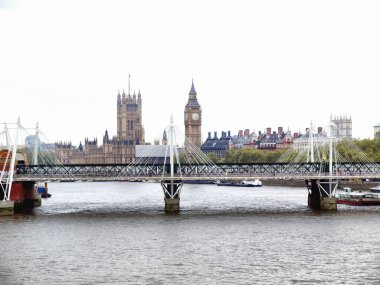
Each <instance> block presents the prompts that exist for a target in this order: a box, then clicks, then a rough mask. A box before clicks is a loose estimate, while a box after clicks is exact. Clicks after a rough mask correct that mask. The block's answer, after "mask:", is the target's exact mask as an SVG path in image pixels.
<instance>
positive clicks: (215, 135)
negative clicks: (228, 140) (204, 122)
mask: <svg viewBox="0 0 380 285" xmlns="http://www.w3.org/2000/svg"><path fill="white" fill-rule="evenodd" d="M217 139H218V133H217V132H214V140H217Z"/></svg>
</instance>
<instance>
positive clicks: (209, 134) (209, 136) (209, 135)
mask: <svg viewBox="0 0 380 285" xmlns="http://www.w3.org/2000/svg"><path fill="white" fill-rule="evenodd" d="M207 139H208V140H211V132H208V137H207Z"/></svg>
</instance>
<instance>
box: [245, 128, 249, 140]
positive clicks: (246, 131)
mask: <svg viewBox="0 0 380 285" xmlns="http://www.w3.org/2000/svg"><path fill="white" fill-rule="evenodd" d="M244 136H245V137H247V138H248V137H249V129H245V130H244Z"/></svg>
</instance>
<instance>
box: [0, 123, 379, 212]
mask: <svg viewBox="0 0 380 285" xmlns="http://www.w3.org/2000/svg"><path fill="white" fill-rule="evenodd" d="M333 127H334V126H333V125H331V126H330V129H331V128H333ZM11 130H13V131H14V132H13V135H11ZM22 132H27V133H28V134H30V129H26V128H23V127H22V125H21V123H20V121H18V122H17V123H15V124H4V130H3V131H2V132H1V133H0V137H1V136H2V137H3V141H4V145H3V146H2V149H3V150H2V152H1V153H0V159H1V161H0V167H1V168H2V169H1V188H2V189H1V192H0V193H1V197H0V198H1V199H2V201H3V203H4V204H7V203H8V204H9V202H10V201H12V200H17V199H21V198H25V197H26V196H29V198H30V197H33V195H32V194H33V193H29V192H30V191H32V190H31V189H33V185H34V184H35V183H36V182H41V181H78V180H81V181H84V180H86V181H156V182H157V181H158V182H161V186H162V189H163V193H164V199H165V209H166V211H168V212H176V211H179V203H180V193H181V189H182V185H183V181H207V182H209V183H213V182H217V181H220V180H230V181H242V180H247V179H260V180H264V181H265V180H303V181H305V182H306V185H307V188H308V191H309V205H310V206H311V207H313V208H322V209H336V201H335V200H334V199H335V194H336V190H337V187H338V182H339V181H341V180H352V179H361V180H364V179H367V180H370V179H380V163H375V162H373V161H371V160H370V159H369V158H368V156H367V155H366V154H365V153H364V152H363V151H361V150H360V149H359V148H358V147H357V146H356V145H355V144H354V143H353V142H352V141H350V140H347V141H342V140H341V139H340V140H339V139H336V138H333V137H332V136H329V137H318V136H317V135H316V134H315V133H314V132H313V128H312V127H311V128H310V131H309V134H308V136H307V137H306V138H303V140H304V141H303V142H302V141H301V142H298V143H297V144H295V145H294V147H293V148H290V149H289V150H288V151H286V152H285V153H284V154H283V155H282V157H281V158H280V159H279V161H278V162H275V163H240V164H231V163H229V164H215V163H213V162H212V161H211V160H210V159H209V157H208V156H207V155H205V154H204V153H203V152H202V151H201V150H200V149H199V148H198V147H196V146H195V145H194V144H193V143H192V142H191V141H190V140H187V139H186V138H185V137H184V135H183V134H182V133H181V131H180V130H179V129H178V128H177V127H176V126H175V125H174V122H173V119H172V118H171V121H170V124H169V126H168V127H167V128H166V129H165V133H166V135H167V144H166V145H165V146H164V149H165V155H164V159H163V160H162V159H157V154H156V153H155V152H154V151H155V149H154V148H147V150H146V151H145V153H143V154H142V155H140V156H139V157H137V158H136V159H135V160H134V161H133V162H132V163H129V164H61V163H58V161H57V159H56V157H55V156H56V154H57V153H56V150H54V151H52V150H46V149H45V150H42V149H41V147H40V146H39V144H38V142H39V141H40V137H41V136H42V134H43V133H42V132H41V131H40V130H39V127H38V125H37V127H36V128H32V132H33V135H34V142H35V143H31V144H30V146H29V148H25V146H24V145H22V142H19V138H20V134H21V133H22ZM330 133H331V130H330ZM338 145H339V147H340V148H341V149H342V148H343V149H344V153H346V154H347V153H348V154H349V156H350V157H349V158H348V157H346V156H344V155H342V153H341V152H339V151H338ZM22 152H24V154H25V153H26V154H27V156H28V155H29V157H27V158H25V157H24V158H22V157H21V158H20V157H18V156H20V154H21V153H22ZM39 157H40V159H39ZM353 157H355V159H352V158H353ZM41 158H43V159H41ZM29 161H30V162H29ZM39 162H42V163H39ZM20 185H21V186H20ZM20 189H21V190H20ZM28 191H29V192H28ZM19 192H23V193H24V194H25V193H26V192H27V193H28V194H27V195H24V197H21V196H23V195H19V194H20V193H19ZM12 193H13V194H12ZM16 194H18V195H16ZM20 197H21V198H20Z"/></svg>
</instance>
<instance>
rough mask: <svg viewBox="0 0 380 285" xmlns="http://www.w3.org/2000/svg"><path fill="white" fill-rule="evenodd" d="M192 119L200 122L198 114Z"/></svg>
mask: <svg viewBox="0 0 380 285" xmlns="http://www.w3.org/2000/svg"><path fill="white" fill-rule="evenodd" d="M192 118H193V120H194V121H198V120H199V115H198V113H193V115H192Z"/></svg>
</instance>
